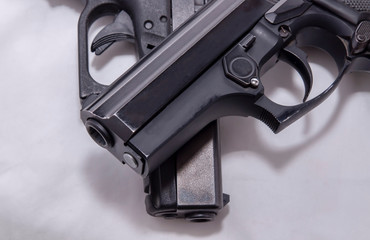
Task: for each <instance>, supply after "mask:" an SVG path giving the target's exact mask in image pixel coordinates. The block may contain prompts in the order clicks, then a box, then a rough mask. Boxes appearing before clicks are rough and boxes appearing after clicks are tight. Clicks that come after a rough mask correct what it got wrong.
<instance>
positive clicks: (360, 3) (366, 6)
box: [342, 0, 370, 12]
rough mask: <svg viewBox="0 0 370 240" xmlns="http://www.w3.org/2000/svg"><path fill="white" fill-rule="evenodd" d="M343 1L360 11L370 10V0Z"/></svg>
mask: <svg viewBox="0 0 370 240" xmlns="http://www.w3.org/2000/svg"><path fill="white" fill-rule="evenodd" d="M342 2H344V3H345V4H347V5H348V6H350V7H351V8H354V9H356V10H357V11H359V12H370V0H342Z"/></svg>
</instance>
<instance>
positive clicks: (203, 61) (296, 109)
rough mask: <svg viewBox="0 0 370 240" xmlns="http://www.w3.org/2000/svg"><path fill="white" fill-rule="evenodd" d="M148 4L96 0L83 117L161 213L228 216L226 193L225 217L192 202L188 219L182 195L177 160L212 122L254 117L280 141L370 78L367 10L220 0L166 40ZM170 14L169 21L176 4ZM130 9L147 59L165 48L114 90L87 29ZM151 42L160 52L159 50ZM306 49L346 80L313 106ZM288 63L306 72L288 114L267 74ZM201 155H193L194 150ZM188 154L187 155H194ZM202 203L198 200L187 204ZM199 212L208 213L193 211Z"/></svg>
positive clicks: (84, 70) (316, 2)
mask: <svg viewBox="0 0 370 240" xmlns="http://www.w3.org/2000/svg"><path fill="white" fill-rule="evenodd" d="M160 2H161V1H157V2H156V3H155V4H160ZM346 3H347V4H348V5H351V3H353V2H351V3H350V2H348V1H347V2H346ZM356 3H360V1H356ZM145 4H146V3H144V2H142V1H139V2H138V3H137V4H136V3H133V2H132V1H131V2H128V1H127V2H126V1H118V0H116V1H114V0H106V1H104V0H100V1H92V0H91V1H87V7H86V9H85V11H84V13H83V14H82V16H81V19H80V34H79V36H80V90H81V93H80V97H81V100H82V104H83V107H82V111H81V118H82V120H83V122H85V123H86V126H87V128H88V131H89V133H90V135H92V137H93V138H94V140H95V141H96V142H97V143H98V144H100V145H101V146H103V147H105V148H107V149H108V150H109V151H110V152H111V153H112V154H113V155H115V156H116V157H117V158H118V159H119V160H120V161H123V162H125V161H126V162H127V163H128V165H129V166H130V167H131V168H133V169H134V170H135V171H136V172H137V173H138V174H140V175H142V176H143V177H146V180H147V184H146V190H147V192H148V193H149V194H150V195H149V197H148V198H147V200H146V204H147V209H148V212H149V213H150V214H152V215H165V216H167V217H169V216H172V217H174V216H175V215H174V214H176V216H181V217H188V218H190V219H194V220H195V221H196V220H197V219H198V220H199V221H201V220H209V219H211V218H212V217H213V216H214V215H215V214H217V211H218V210H219V209H221V208H222V206H223V205H222V204H221V203H222V202H225V201H226V199H227V197H225V198H224V200H223V201H222V194H221V191H219V190H217V191H216V192H217V193H216V192H214V193H213V194H211V195H210V196H213V199H218V200H217V201H211V202H212V204H213V203H214V205H213V206H217V207H215V209H217V211H210V210H209V208H207V207H206V206H204V205H203V203H199V202H198V203H197V204H194V202H193V204H192V203H190V204H189V206H190V207H189V208H188V209H187V210H188V211H184V209H186V207H184V206H185V205H186V204H183V203H186V201H182V200H181V195H179V194H178V193H179V192H180V191H181V189H185V188H188V187H190V186H189V185H187V184H184V185H181V184H180V185H179V184H178V183H181V181H177V180H180V179H181V177H182V175H181V171H180V170H179V169H178V168H177V167H176V166H178V165H179V164H180V163H179V161H176V160H175V158H174V157H173V155H174V154H175V152H177V151H178V150H179V149H181V147H182V146H184V144H185V143H186V142H189V140H191V139H192V138H193V137H194V136H196V135H197V134H198V133H200V132H201V130H202V129H203V128H204V127H205V126H206V125H208V124H209V123H211V122H212V121H215V120H217V119H218V118H219V117H222V116H227V115H239V116H252V117H255V118H257V119H259V120H261V121H263V122H264V123H266V124H267V125H268V126H269V127H270V128H271V129H272V130H273V131H274V132H276V133H277V132H279V131H281V130H283V129H284V128H286V127H287V126H289V125H290V124H292V123H293V122H294V121H296V120H298V119H299V118H301V117H302V116H304V115H305V114H306V113H308V112H309V111H310V110H312V109H313V108H315V107H316V106H318V105H319V104H321V103H322V102H323V101H324V100H325V99H327V98H328V97H329V96H330V94H331V93H332V92H333V91H334V90H335V89H336V87H337V86H338V85H339V83H340V81H341V79H342V77H343V76H344V75H345V74H346V73H348V72H352V71H365V72H369V71H370V51H369V50H370V46H369V41H370V40H369V37H368V36H369V27H368V26H369V24H368V23H369V21H370V16H369V13H368V12H362V13H360V12H359V11H357V10H360V8H361V9H362V8H363V7H364V6H363V5H361V7H358V5H356V6H354V8H350V7H348V5H345V4H343V2H341V1H336V0H325V1H323V0H312V1H306V0H302V1H295V0H283V1H280V2H276V1H271V0H264V1H261V0H245V1H243V0H233V1H230V0H214V1H212V2H211V3H210V4H209V5H208V6H207V7H206V8H204V9H203V10H201V11H199V12H198V13H197V14H196V15H195V16H194V17H192V18H191V19H190V20H189V21H188V22H186V24H184V25H182V26H181V27H180V28H179V29H178V31H176V32H175V33H173V34H171V35H170V36H169V37H167V38H166V39H165V40H164V41H163V42H162V40H163V39H164V37H165V36H167V35H168V34H169V32H168V27H169V26H168V22H166V21H163V22H162V23H166V24H164V25H162V27H163V28H161V30H159V29H156V30H154V26H156V25H157V23H156V22H151V23H149V25H147V23H148V21H147V20H148V18H141V17H142V16H140V17H137V16H136V17H134V16H133V14H139V15H145V14H144V13H143V12H142V11H143V10H142V9H140V10H137V8H142V7H147V6H148V5H145ZM148 4H149V3H148ZM155 4H154V5H155ZM274 4H276V5H275V6H274ZM161 7H162V8H161V9H162V10H163V11H165V12H166V14H167V15H166V16H168V11H169V10H168V5H166V4H164V5H163V6H162V5H161ZM366 7H367V5H366V4H365V8H366ZM136 10H137V11H136ZM162 10H161V11H162ZM121 11H125V12H127V13H128V14H129V15H130V16H131V18H132V19H133V23H134V24H133V25H134V28H135V37H136V41H138V38H139V39H140V40H139V42H140V44H141V45H140V47H139V51H140V53H141V56H143V55H145V54H146V53H148V52H149V50H151V49H152V48H153V47H154V46H157V45H158V44H159V43H160V42H162V43H160V44H159V45H158V46H157V47H156V48H155V49H154V50H153V51H152V52H151V53H149V54H148V55H146V56H145V57H143V58H142V59H141V60H140V61H139V62H138V63H137V64H136V65H135V66H134V67H133V68H132V69H131V70H130V71H128V72H127V73H125V74H124V75H123V76H121V77H120V78H119V79H117V80H116V82H114V83H113V84H112V85H111V86H108V87H107V86H103V85H100V84H98V83H96V82H95V81H94V80H93V79H92V78H91V76H90V75H89V72H88V66H87V63H88V61H87V53H86V51H87V50H88V48H87V37H86V36H87V30H88V27H89V26H90V24H91V22H92V21H93V20H94V19H96V18H98V17H99V16H102V15H104V14H115V15H117V14H119V13H120V12H121ZM361 11H362V10H361ZM149 15H150V14H149ZM156 16H157V18H158V15H156ZM138 19H139V20H140V21H139V20H138ZM162 20H163V19H162ZM138 21H139V23H141V25H140V24H139V23H138ZM159 24H160V23H159ZM137 27H140V28H141V29H143V28H144V29H146V30H152V32H151V33H150V34H149V33H148V32H147V31H146V30H140V31H142V32H141V33H140V31H139V32H138V30H137ZM162 30H163V31H162ZM122 31H123V30H122ZM125 32H128V31H127V27H126V30H125ZM149 32H150V31H149ZM110 33H111V32H110ZM110 33H109V31H108V33H105V34H103V35H105V36H107V34H108V36H109V34H110ZM148 34H149V35H150V36H152V37H151V38H150V37H148V36H149V35H148ZM125 36H128V35H127V34H126V35H125ZM153 36H155V37H153ZM163 36H164V37H163ZM101 39H103V40H102V43H103V44H101V45H100V46H99V47H102V48H105V47H108V45H107V44H111V43H110V42H109V41H106V40H107V39H104V37H103V38H100V40H101ZM119 39H120V37H117V36H114V37H113V38H110V40H114V41H116V40H119ZM147 39H151V40H153V41H154V42H156V44H155V45H151V43H149V42H150V41H149V40H148V41H146V40H147ZM157 43H158V44H157ZM143 44H144V45H143ZM145 44H146V45H145ZM148 44H149V45H148ZM144 46H146V48H145V47H144ZM304 46H313V47H316V48H320V49H323V50H324V51H326V52H327V53H329V55H331V56H332V58H333V59H334V60H335V62H336V64H337V67H338V73H339V74H338V76H337V78H336V79H335V81H334V82H333V83H332V84H331V85H330V86H328V88H327V89H326V90H325V91H323V92H322V93H321V94H319V95H318V96H316V97H313V98H311V99H310V100H307V99H309V94H310V90H311V87H312V85H313V82H314V81H315V80H316V79H313V78H312V73H311V69H310V66H309V63H308V62H307V59H306V58H307V56H306V54H305V53H304V52H303V51H302V49H301V48H302V47H304ZM140 49H141V50H140ZM280 60H281V61H286V62H288V63H289V64H291V65H292V66H293V67H294V68H296V69H297V71H298V72H299V73H300V74H301V76H302V80H303V81H304V84H305V87H306V91H305V96H304V97H303V103H301V104H297V105H294V106H282V105H279V104H277V103H275V102H273V101H271V100H270V99H269V98H268V97H266V96H265V95H264V88H263V82H261V76H263V74H264V73H265V72H266V71H268V70H269V69H271V68H272V67H273V66H274V65H275V64H276V63H277V62H278V61H280ZM213 133H217V131H214V132H213ZM203 135H204V134H203ZM198 137H199V138H202V135H198V136H197V137H196V138H198ZM203 137H204V136H203ZM192 142H193V141H190V145H191V143H192ZM194 142H196V141H194ZM200 145H201V144H196V145H195V147H200ZM193 148H194V146H192V147H190V148H188V149H187V150H188V151H190V152H191V149H193ZM180 152H181V150H180ZM214 152H217V151H214ZM182 154H183V156H186V152H185V153H184V152H183V153H182ZM180 158H181V157H180ZM185 159H186V160H184V161H183V163H184V162H185V163H187V162H189V169H192V168H191V167H190V166H191V164H201V161H200V160H199V159H201V160H205V159H207V158H205V159H202V158H197V160H196V161H194V160H191V159H192V158H191V157H189V156H188V157H187V158H185ZM218 160H219V159H218V157H217V156H216V157H214V158H213V164H212V163H210V162H208V163H207V164H206V165H207V166H208V167H209V169H208V170H211V171H212V169H213V170H214V171H219V170H220V169H219V168H218V167H216V166H218V165H219V163H218V162H217V161H218ZM197 161H199V162H197ZM200 168H204V167H200ZM148 176H149V177H148ZM208 176H209V174H208ZM201 177H205V176H201ZM176 179H177V180H176ZM185 179H188V178H186V177H185ZM210 179H212V180H210ZM203 180H204V179H203ZM195 182H197V183H201V184H199V186H197V187H195V188H193V190H194V191H196V190H197V189H198V190H199V189H200V188H202V187H204V186H206V184H205V182H208V183H213V184H215V186H216V185H217V186H216V189H218V188H217V187H220V186H221V182H220V179H219V178H218V177H217V174H216V175H214V176H213V178H209V179H208V180H206V181H205V182H204V181H203V182H202V178H200V179H197V180H196V181H195ZM175 183H176V184H175ZM208 190H210V189H208ZM208 192H210V191H208ZM192 197H194V198H192ZM196 197H197V194H196V193H193V194H192V195H191V196H190V198H186V199H187V200H189V199H195V198H196ZM182 204H183V205H182ZM207 204H208V205H209V204H210V202H208V203H207ZM207 204H205V205H207ZM212 204H210V205H212ZM197 207H200V209H202V210H201V211H193V210H194V209H195V208H197ZM189 209H190V210H189ZM203 210H204V211H203ZM188 214H190V215H188Z"/></svg>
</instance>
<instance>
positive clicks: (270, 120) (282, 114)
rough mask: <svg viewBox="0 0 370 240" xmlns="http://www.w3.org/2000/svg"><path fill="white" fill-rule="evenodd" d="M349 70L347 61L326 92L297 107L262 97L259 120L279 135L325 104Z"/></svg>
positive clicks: (259, 101) (258, 104)
mask: <svg viewBox="0 0 370 240" xmlns="http://www.w3.org/2000/svg"><path fill="white" fill-rule="evenodd" d="M349 68H350V62H349V61H346V63H345V65H344V67H343V69H342V71H341V72H340V74H339V75H338V77H337V78H336V79H335V81H334V82H333V83H332V84H331V85H330V86H329V87H328V88H327V89H326V90H325V91H323V92H322V93H321V94H319V95H318V96H316V97H315V98H313V99H311V100H309V101H307V102H304V103H301V104H298V105H295V106H283V105H280V104H278V103H276V102H273V101H272V100H270V99H269V98H268V97H267V96H266V95H262V96H261V97H260V98H259V99H258V100H257V101H256V103H255V104H256V106H258V107H260V109H261V112H260V115H259V116H257V118H258V119H259V120H261V121H262V122H264V123H265V124H266V125H267V126H269V127H270V128H271V130H272V131H273V132H274V133H279V132H280V131H282V130H283V129H285V128H286V127H288V126H289V125H290V124H292V123H293V122H295V121H296V120H298V119H300V118H301V117H302V116H304V115H305V114H307V113H308V112H309V111H311V110H312V109H314V108H315V107H317V106H318V105H320V104H321V103H322V102H324V101H325V100H326V99H327V98H328V97H329V96H330V95H331V94H332V93H333V92H334V90H335V89H336V88H337V87H338V85H339V83H340V82H341V80H342V78H343V76H344V74H345V73H346V72H347V70H348V69H349Z"/></svg>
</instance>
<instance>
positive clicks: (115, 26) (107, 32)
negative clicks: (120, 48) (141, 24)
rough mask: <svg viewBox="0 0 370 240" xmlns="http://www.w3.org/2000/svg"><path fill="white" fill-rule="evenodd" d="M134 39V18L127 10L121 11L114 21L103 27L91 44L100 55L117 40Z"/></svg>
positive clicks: (93, 50) (131, 40)
mask: <svg viewBox="0 0 370 240" xmlns="http://www.w3.org/2000/svg"><path fill="white" fill-rule="evenodd" d="M134 39H135V34H134V26H133V24H132V20H131V18H130V16H129V15H128V14H127V13H126V12H124V11H121V12H120V13H119V14H118V15H117V16H116V18H115V19H114V21H113V23H111V24H109V25H108V26H106V27H105V28H103V30H101V31H100V32H99V33H98V35H96V37H95V38H94V41H93V42H92V44H91V51H92V52H95V54H96V55H100V54H102V53H103V52H104V51H105V50H107V49H108V48H109V47H110V46H111V45H112V44H113V43H115V42H117V41H123V40H126V41H130V42H133V41H134Z"/></svg>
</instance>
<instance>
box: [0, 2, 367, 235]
mask: <svg viewBox="0 0 370 240" xmlns="http://www.w3.org/2000/svg"><path fill="white" fill-rule="evenodd" d="M82 7H83V6H82V4H81V3H80V2H79V1H78V0H65V1H62V0H60V1H58V0H32V1H29V0H12V1H3V3H2V4H1V9H2V11H1V15H0V38H1V41H0V44H1V45H0V50H1V56H0V77H1V94H0V116H1V124H0V239H9V240H10V239H12V240H18V239H19V240H21V239H22V240H23V239H28V240H33V239H38V240H40V239H99V240H101V239H112V240H115V239H134V237H135V238H136V239H164V238H166V239H195V238H197V239H198V238H200V239H248V240H249V239H251V240H257V239H258V240H274V239H276V240H277V239H281V240H283V239H295V240H303V239H315V240H324V239H327V240H332V239H336V240H342V239H343V240H347V239H356V240H368V239H369V238H370V161H369V154H370V145H369V143H370V126H369V117H370V82H369V80H370V78H369V75H368V74H352V75H350V76H347V77H346V78H345V79H344V80H343V82H342V84H341V86H340V88H339V89H338V90H337V91H336V92H335V93H334V94H333V95H332V96H331V98H330V99H329V100H327V101H326V102H325V103H324V104H322V105H321V106H320V107H319V108H317V109H315V110H314V111H313V112H312V113H310V114H308V115H307V116H306V117H305V118H304V119H302V120H300V121H299V122H297V123H295V124H294V125H292V126H290V127H289V128H288V129H286V130H285V131H283V132H282V133H280V134H278V135H274V134H273V133H271V132H270V130H269V129H268V128H267V127H266V126H265V125H264V124H262V123H260V122H258V121H256V120H254V119H244V118H237V117H229V118H225V119H222V129H221V134H222V158H223V186H224V192H226V193H228V194H230V195H231V202H230V204H229V205H228V206H227V207H226V208H225V209H224V210H223V211H222V213H221V214H220V215H219V216H218V218H217V219H216V220H215V221H214V222H211V223H202V224H196V223H189V222H186V221H183V220H175V221H173V220H172V221H170V220H164V219H157V218H153V217H150V216H148V215H147V214H146V212H145V207H144V197H145V194H144V193H143V187H142V180H141V179H140V177H139V176H138V175H136V174H135V173H133V171H131V170H130V169H129V168H128V167H126V166H123V165H122V164H120V163H119V162H118V161H117V160H116V159H114V158H113V157H112V156H111V155H110V154H109V153H108V152H106V151H105V150H104V149H101V148H99V147H98V146H97V145H96V144H95V143H94V142H93V141H92V140H91V139H90V137H89V136H88V134H87V133H86V131H85V128H84V126H83V124H82V123H81V121H80V119H79V109H80V105H79V98H78V74H77V65H78V62H77V21H78V17H79V13H80V12H81V10H82ZM121 46H122V45H121ZM114 49H115V48H113V50H111V51H114ZM116 50H117V47H116ZM117 51H118V54H116V55H120V54H121V53H130V52H131V53H132V50H131V51H128V50H117ZM312 56H313V58H312V61H313V62H312V65H313V68H314V70H315V78H316V81H315V90H314V93H318V92H319V91H320V90H322V89H324V88H325V87H326V86H328V84H330V81H329V80H327V79H329V78H330V79H332V78H333V72H335V71H334V70H333V69H334V66H333V64H332V63H328V60H329V59H328V58H327V57H326V56H323V55H322V54H318V53H317V52H315V51H313V52H312ZM125 59H126V60H122V58H119V57H115V58H114V59H113V60H112V61H111V64H112V66H113V67H111V68H110V69H109V70H106V67H104V65H103V64H102V63H101V60H99V59H93V60H92V71H94V72H96V73H95V74H97V75H99V73H100V74H102V72H103V74H102V75H105V74H106V73H107V71H108V72H111V73H112V76H118V75H120V74H121V73H122V71H123V70H122V69H123V68H127V66H125V64H126V65H130V64H131V63H132V61H133V59H134V57H133V56H131V57H127V58H125ZM122 61H125V62H122ZM321 65H324V66H325V67H323V66H321ZM327 69H329V70H327ZM268 75H269V76H268V77H265V78H264V79H265V81H266V82H267V80H270V81H269V82H270V83H269V84H267V83H266V86H267V87H268V89H267V94H270V96H271V97H272V98H273V99H279V101H281V103H287V104H289V103H292V102H294V101H296V102H297V101H298V100H299V99H300V98H301V97H302V90H301V89H300V86H301V85H302V84H301V83H300V82H297V83H296V81H295V80H292V79H295V78H296V77H297V76H296V75H297V74H296V73H294V72H293V71H292V70H291V69H290V68H288V67H287V66H286V65H280V69H279V70H275V71H274V72H273V73H269V74H268ZM271 82H272V83H271ZM284 84H285V85H288V86H290V87H289V88H288V90H289V93H287V91H286V90H283V89H281V88H279V86H282V85H284Z"/></svg>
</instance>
